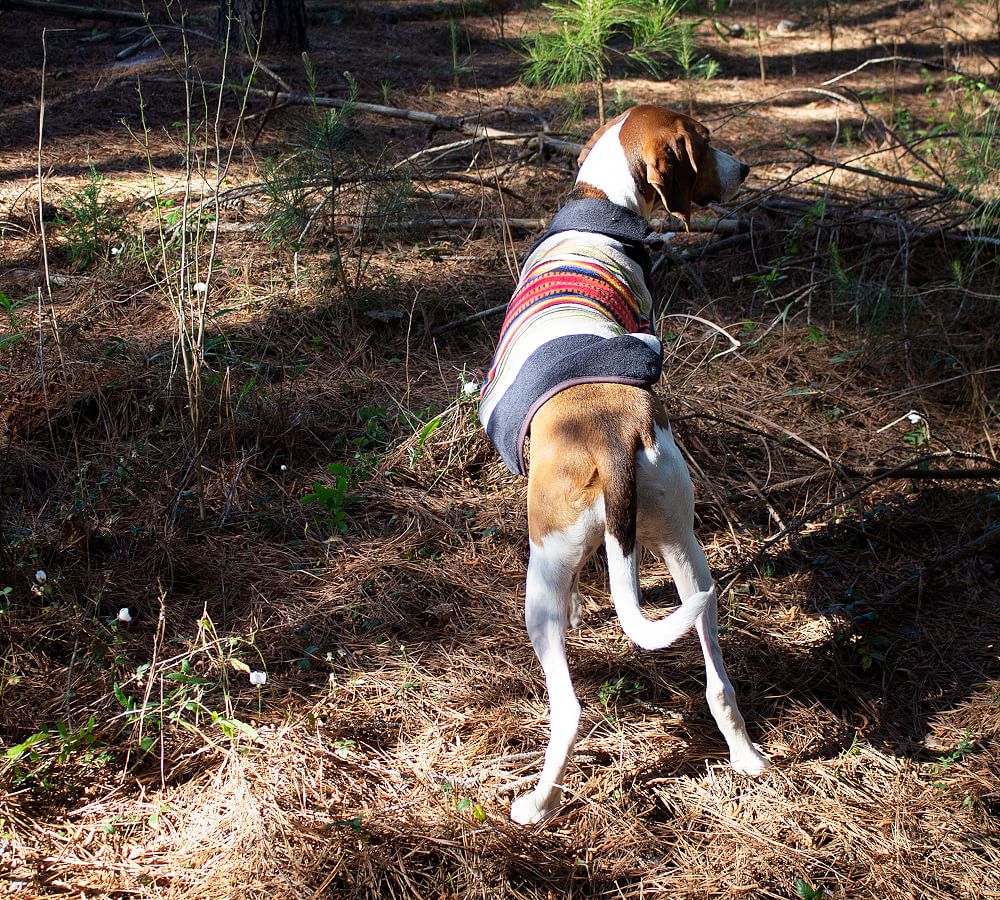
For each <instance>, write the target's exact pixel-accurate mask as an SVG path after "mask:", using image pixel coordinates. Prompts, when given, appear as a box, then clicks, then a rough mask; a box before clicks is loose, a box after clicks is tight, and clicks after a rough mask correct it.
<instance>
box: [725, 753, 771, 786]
mask: <svg viewBox="0 0 1000 900" xmlns="http://www.w3.org/2000/svg"><path fill="white" fill-rule="evenodd" d="M731 762H732V766H733V771H734V772H736V773H738V774H739V775H749V776H750V777H751V778H756V777H757V776H758V775H760V774H762V773H763V772H764V770H765V769H769V768H770V767H771V762H770V760H769V759H768V758H767V757H766V756H764V754H763V753H760V752H759V751H758V750H756V749H755V748H753V747H751V748H750V749H748V750H747V751H746V752H745V753H741V754H739V755H738V756H737V755H736V754H733V757H732V759H731Z"/></svg>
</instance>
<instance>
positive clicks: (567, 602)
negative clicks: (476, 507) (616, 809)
mask: <svg viewBox="0 0 1000 900" xmlns="http://www.w3.org/2000/svg"><path fill="white" fill-rule="evenodd" d="M585 556H586V546H585V542H584V540H583V536H582V535H573V534H568V533H558V532H556V533H551V534H549V535H546V537H545V539H544V540H542V541H541V542H540V543H535V542H534V541H532V542H531V557H530V559H529V561H528V578H527V585H526V589H525V600H524V621H525V624H526V625H527V628H528V635H529V636H530V637H531V644H532V646H533V647H534V648H535V654H536V655H537V656H538V661H539V662H540V663H541V664H542V669H543V670H544V672H545V685H546V687H547V689H548V695H549V725H550V729H551V730H550V734H549V744H548V747H547V748H546V750H545V764H544V766H543V768H542V774H541V777H540V778H539V780H538V785H537V786H536V787H535V790H534V791H533V792H532V793H530V794H526V795H525V796H523V797H520V798H518V799H517V800H516V801H515V802H514V804H513V806H512V807H511V811H510V816H511V818H512V819H513V820H514V821H515V822H517V823H519V824H521V825H533V824H535V823H536V822H540V821H541V820H542V819H544V818H546V817H547V816H549V815H551V814H552V813H553V812H555V811H556V810H557V809H558V808H559V805H560V803H561V802H562V780H563V774H564V773H565V771H566V764H567V762H568V761H569V755H570V753H571V752H572V750H573V744H574V743H575V742H576V732H577V727H578V726H579V723H580V702H579V701H578V700H577V697H576V692H575V691H574V690H573V682H572V680H571V678H570V673H569V664H568V662H567V660H566V644H565V638H566V626H567V624H568V621H569V618H570V615H571V611H572V605H573V600H572V593H573V591H574V589H575V586H576V575H577V572H578V571H579V568H580V566H581V564H582V563H583V560H584V557H585Z"/></svg>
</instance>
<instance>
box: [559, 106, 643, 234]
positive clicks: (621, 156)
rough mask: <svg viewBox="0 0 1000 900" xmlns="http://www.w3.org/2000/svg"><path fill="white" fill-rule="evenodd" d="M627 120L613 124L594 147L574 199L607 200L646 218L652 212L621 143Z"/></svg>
mask: <svg viewBox="0 0 1000 900" xmlns="http://www.w3.org/2000/svg"><path fill="white" fill-rule="evenodd" d="M623 124H624V121H622V122H619V123H617V124H616V125H613V126H612V127H611V128H609V129H608V130H607V131H605V132H604V134H602V135H601V137H600V140H598V141H597V143H596V144H594V146H593V147H592V148H591V150H590V153H588V154H587V158H586V159H585V160H584V161H583V165H582V166H580V172H579V174H578V175H577V177H576V186H575V187H574V188H573V193H572V194H570V197H571V199H574V200H585V199H589V198H599V199H607V200H610V201H611V202H612V203H617V204H618V205H619V206H624V207H625V208H626V209H629V210H631V211H632V212H634V213H638V214H639V215H640V216H642V217H643V218H647V217H648V216H649V213H650V212H651V207H652V204H651V203H647V202H646V198H645V197H644V196H643V193H642V189H641V187H640V185H639V183H638V181H637V179H636V177H635V174H634V173H633V171H632V166H631V165H630V163H629V161H628V157H627V156H626V154H625V148H624V147H623V146H622V142H621V130H622V125H623Z"/></svg>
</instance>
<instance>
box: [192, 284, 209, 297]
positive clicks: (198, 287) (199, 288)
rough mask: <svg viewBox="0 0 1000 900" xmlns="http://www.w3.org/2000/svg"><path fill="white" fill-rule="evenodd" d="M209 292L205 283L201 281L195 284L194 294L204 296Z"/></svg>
mask: <svg viewBox="0 0 1000 900" xmlns="http://www.w3.org/2000/svg"><path fill="white" fill-rule="evenodd" d="M207 291H208V285H207V284H205V282H204V281H199V282H196V283H195V286H194V292H195V293H196V294H204V293H206V292H207Z"/></svg>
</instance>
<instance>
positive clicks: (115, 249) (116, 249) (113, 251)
mask: <svg viewBox="0 0 1000 900" xmlns="http://www.w3.org/2000/svg"><path fill="white" fill-rule="evenodd" d="M124 249H125V248H124V247H112V248H111V255H112V256H117V255H118V254H119V253H121V252H122V250H124Z"/></svg>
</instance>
